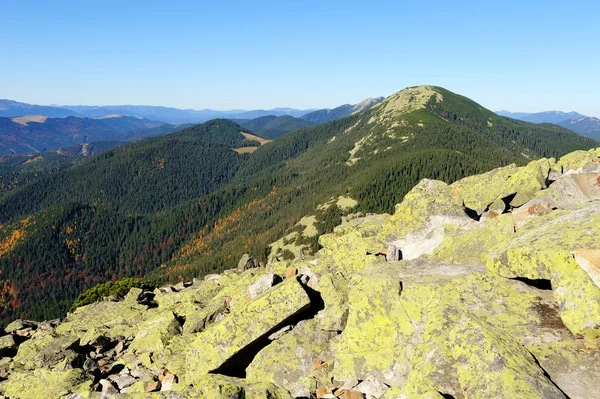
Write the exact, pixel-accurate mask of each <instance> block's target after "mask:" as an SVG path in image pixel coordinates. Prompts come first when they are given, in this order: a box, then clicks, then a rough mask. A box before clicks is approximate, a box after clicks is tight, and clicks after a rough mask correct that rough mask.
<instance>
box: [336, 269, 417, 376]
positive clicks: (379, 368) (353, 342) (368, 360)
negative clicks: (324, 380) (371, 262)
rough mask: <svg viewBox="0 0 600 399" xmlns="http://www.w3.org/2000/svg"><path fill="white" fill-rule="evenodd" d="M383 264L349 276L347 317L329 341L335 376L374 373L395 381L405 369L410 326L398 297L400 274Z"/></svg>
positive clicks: (410, 332)
mask: <svg viewBox="0 0 600 399" xmlns="http://www.w3.org/2000/svg"><path fill="white" fill-rule="evenodd" d="M383 265H386V263H383V264H382V266H379V267H375V266H373V267H372V268H371V269H368V270H365V272H363V273H360V274H354V275H352V276H349V279H348V303H349V306H350V309H349V314H348V321H347V322H346V327H345V328H344V330H343V332H342V333H341V334H340V335H339V337H338V338H337V339H336V340H335V342H334V343H332V352H333V358H334V359H335V363H334V379H335V380H337V381H346V380H352V379H357V380H365V379H366V378H367V377H368V376H374V377H376V378H378V379H379V380H380V381H382V382H385V383H387V384H389V385H398V384H399V383H400V382H401V379H402V375H403V374H404V373H406V372H407V366H408V364H407V358H408V356H409V347H408V345H407V344H408V343H409V342H410V339H411V336H412V334H413V332H414V329H413V326H412V324H411V321H410V317H409V316H408V314H407V313H406V310H405V308H404V306H402V303H401V301H400V295H399V292H398V289H399V288H398V287H399V283H400V279H399V278H398V277H397V275H395V272H394V271H393V269H389V268H385V269H383V267H384V266H383Z"/></svg>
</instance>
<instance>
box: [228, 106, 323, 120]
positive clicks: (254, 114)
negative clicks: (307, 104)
mask: <svg viewBox="0 0 600 399" xmlns="http://www.w3.org/2000/svg"><path fill="white" fill-rule="evenodd" d="M312 111H314V110H313V109H306V110H299V109H295V108H273V109H256V110H253V111H246V112H242V113H240V114H237V115H235V119H256V118H261V117H263V116H286V115H288V116H293V117H295V118H299V117H301V116H302V115H305V114H308V113H310V112H312Z"/></svg>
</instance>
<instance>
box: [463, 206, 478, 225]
mask: <svg viewBox="0 0 600 399" xmlns="http://www.w3.org/2000/svg"><path fill="white" fill-rule="evenodd" d="M463 209H464V210H465V214H466V215H467V216H468V217H469V218H471V219H473V220H474V221H476V222H479V220H480V219H481V215H480V214H478V213H477V211H476V210H474V209H471V208H467V207H466V206H464V205H463Z"/></svg>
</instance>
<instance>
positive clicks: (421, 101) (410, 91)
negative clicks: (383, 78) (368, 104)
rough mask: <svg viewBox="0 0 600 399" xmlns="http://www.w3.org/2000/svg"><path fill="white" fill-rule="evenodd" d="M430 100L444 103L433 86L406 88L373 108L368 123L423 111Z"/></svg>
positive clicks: (442, 97)
mask: <svg viewBox="0 0 600 399" xmlns="http://www.w3.org/2000/svg"><path fill="white" fill-rule="evenodd" d="M432 99H433V100H434V101H435V102H436V103H440V102H442V101H444V96H443V95H442V93H441V92H440V91H439V90H438V88H436V87H434V86H427V85H424V86H414V87H407V88H406V89H403V90H400V91H399V92H397V93H396V94H393V95H391V96H389V97H388V98H386V99H385V100H383V101H382V102H381V103H379V104H378V105H377V106H375V107H374V108H375V109H374V111H375V113H374V115H373V116H372V117H371V120H370V121H369V122H383V121H384V120H385V119H394V118H396V117H399V116H402V115H405V114H408V113H411V112H413V111H418V110H420V109H424V108H426V105H427V103H429V102H430V101H432Z"/></svg>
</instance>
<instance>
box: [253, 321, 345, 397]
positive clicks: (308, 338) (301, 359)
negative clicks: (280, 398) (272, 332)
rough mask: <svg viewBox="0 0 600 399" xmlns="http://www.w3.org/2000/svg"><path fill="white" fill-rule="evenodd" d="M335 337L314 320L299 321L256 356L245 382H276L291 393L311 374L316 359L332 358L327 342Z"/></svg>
mask: <svg viewBox="0 0 600 399" xmlns="http://www.w3.org/2000/svg"><path fill="white" fill-rule="evenodd" d="M334 336H336V334H335V333H333V335H332V333H330V332H326V331H323V330H321V329H320V328H319V323H318V322H317V321H316V320H314V319H313V320H306V321H302V322H300V323H298V324H297V325H296V327H295V328H293V329H292V330H291V331H289V332H288V333H286V334H284V335H283V336H282V337H281V338H279V339H277V340H275V341H273V343H271V344H270V345H269V346H267V347H266V348H265V349H263V350H262V351H260V352H259V353H258V355H257V356H256V357H255V358H254V360H253V361H252V363H251V364H250V366H249V367H248V368H247V369H246V378H248V379H249V380H250V381H273V382H277V383H278V384H279V385H281V386H283V387H284V388H286V389H288V390H289V391H292V390H293V389H294V386H295V385H296V384H297V383H298V382H299V381H300V380H302V379H303V378H306V377H308V376H309V375H310V374H311V372H312V371H313V369H314V362H315V360H316V359H322V360H328V359H330V358H331V352H330V350H329V342H330V340H331V338H332V337H334Z"/></svg>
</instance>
